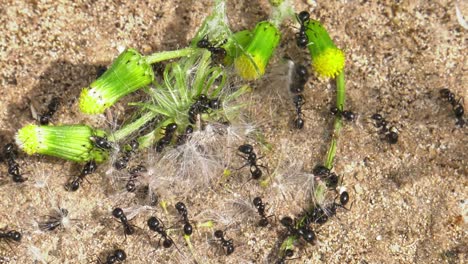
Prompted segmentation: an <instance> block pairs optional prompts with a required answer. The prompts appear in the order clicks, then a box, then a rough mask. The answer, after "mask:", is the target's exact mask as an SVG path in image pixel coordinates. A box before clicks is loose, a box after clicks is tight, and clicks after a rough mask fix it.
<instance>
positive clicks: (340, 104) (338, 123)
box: [325, 71, 346, 169]
mask: <svg viewBox="0 0 468 264" xmlns="http://www.w3.org/2000/svg"><path fill="white" fill-rule="evenodd" d="M345 91H346V90H345V78H344V71H341V72H340V74H338V76H337V77H336V107H337V108H338V109H339V110H340V111H343V109H344V104H345V98H346V94H345ZM342 127H343V122H342V118H341V116H340V115H336V117H335V122H334V124H333V135H332V140H331V143H330V148H329V149H328V152H327V159H326V161H325V167H327V168H328V169H331V168H333V161H334V159H335V154H336V145H337V142H338V137H339V135H340V131H341V128H342Z"/></svg>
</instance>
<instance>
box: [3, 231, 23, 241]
mask: <svg viewBox="0 0 468 264" xmlns="http://www.w3.org/2000/svg"><path fill="white" fill-rule="evenodd" d="M7 235H8V237H10V238H11V239H13V240H14V241H16V242H20V241H21V237H22V236H21V233H20V232H18V231H10V232H8V234H7Z"/></svg>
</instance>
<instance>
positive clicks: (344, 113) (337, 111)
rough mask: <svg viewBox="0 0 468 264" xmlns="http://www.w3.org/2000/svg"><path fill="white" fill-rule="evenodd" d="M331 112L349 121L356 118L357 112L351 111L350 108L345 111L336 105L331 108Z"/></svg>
mask: <svg viewBox="0 0 468 264" xmlns="http://www.w3.org/2000/svg"><path fill="white" fill-rule="evenodd" d="M330 112H331V113H332V114H333V115H335V116H336V115H340V116H341V117H343V118H344V119H346V120H347V121H354V120H355V119H356V114H355V113H353V112H351V111H349V110H344V111H341V110H340V109H339V108H338V107H336V106H334V107H332V108H331V109H330Z"/></svg>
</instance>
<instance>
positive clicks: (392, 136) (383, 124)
mask: <svg viewBox="0 0 468 264" xmlns="http://www.w3.org/2000/svg"><path fill="white" fill-rule="evenodd" d="M371 118H372V119H373V120H375V127H377V128H380V131H381V133H383V134H384V135H385V139H386V140H387V142H388V143H390V144H396V143H397V142H398V132H397V130H396V128H395V127H393V126H392V127H389V126H388V123H387V121H386V120H385V118H383V117H382V115H381V114H378V113H376V114H373V115H372V116H371Z"/></svg>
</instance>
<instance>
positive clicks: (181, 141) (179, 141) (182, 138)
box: [177, 125, 193, 145]
mask: <svg viewBox="0 0 468 264" xmlns="http://www.w3.org/2000/svg"><path fill="white" fill-rule="evenodd" d="M192 134H193V126H192V125H188V126H187V127H186V128H185V133H184V134H183V135H180V136H179V137H178V138H177V145H182V144H184V143H185V142H186V141H187V139H189V137H190V135H192Z"/></svg>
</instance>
